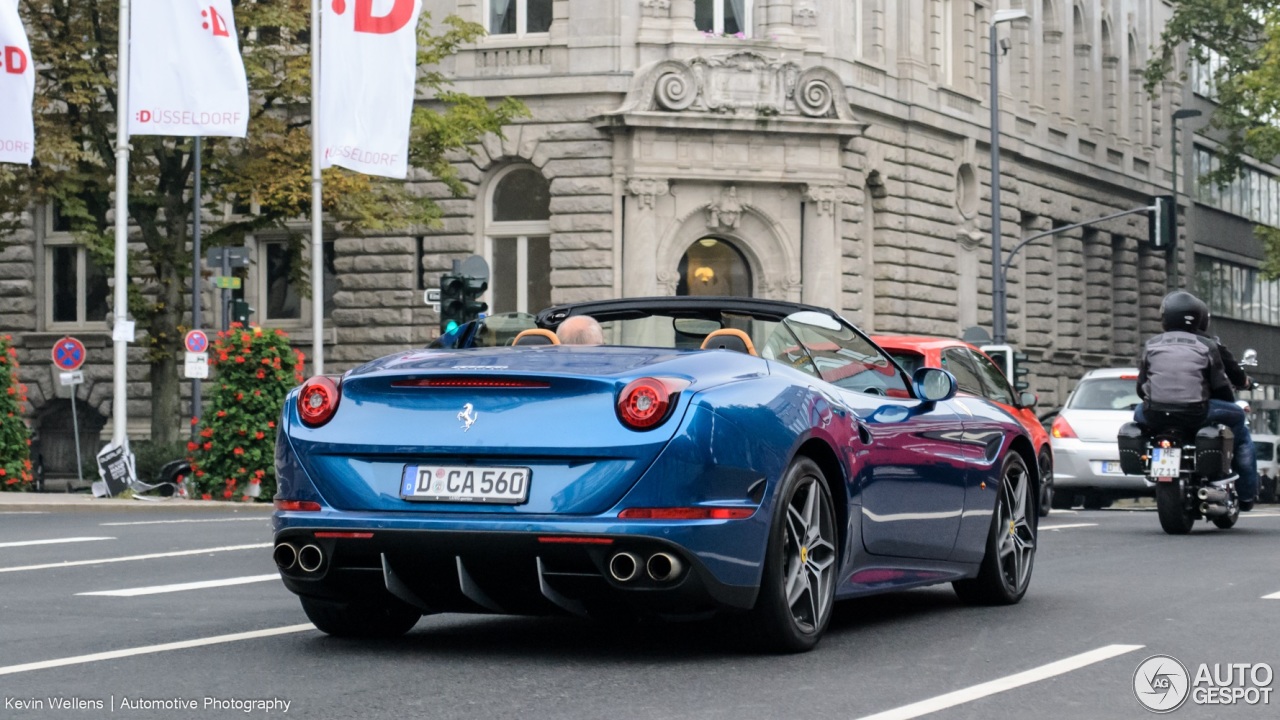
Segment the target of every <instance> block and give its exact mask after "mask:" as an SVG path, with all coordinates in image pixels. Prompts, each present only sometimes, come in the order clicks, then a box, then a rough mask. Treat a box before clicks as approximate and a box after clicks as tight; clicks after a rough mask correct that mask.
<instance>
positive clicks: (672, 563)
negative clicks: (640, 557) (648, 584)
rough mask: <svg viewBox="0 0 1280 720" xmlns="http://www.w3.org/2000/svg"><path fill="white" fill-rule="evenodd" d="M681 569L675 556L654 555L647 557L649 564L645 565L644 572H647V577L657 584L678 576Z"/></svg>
mask: <svg viewBox="0 0 1280 720" xmlns="http://www.w3.org/2000/svg"><path fill="white" fill-rule="evenodd" d="M682 568H683V565H681V563H680V560H679V559H677V558H676V556H674V555H671V554H668V553H661V552H660V553H654V554H653V555H650V556H649V562H648V564H646V565H645V570H647V571H648V572H649V577H651V578H653V579H654V580H655V581H657V582H666V581H667V580H670V579H671V578H673V577H676V576H677V575H679V574H680V570H681V569H682Z"/></svg>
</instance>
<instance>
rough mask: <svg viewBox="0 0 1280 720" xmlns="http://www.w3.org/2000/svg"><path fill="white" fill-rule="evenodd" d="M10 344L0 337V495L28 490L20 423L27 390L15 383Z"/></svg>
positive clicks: (27, 436)
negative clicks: (12, 491) (10, 491)
mask: <svg viewBox="0 0 1280 720" xmlns="http://www.w3.org/2000/svg"><path fill="white" fill-rule="evenodd" d="M12 341H13V337H12V336H10V335H0V492H2V491H4V490H30V489H31V447H30V446H31V433H30V432H29V431H28V430H27V424H26V423H25V422H23V421H22V406H23V404H24V403H26V402H27V386H26V385H23V384H22V383H21V382H20V381H19V380H18V351H17V350H15V349H14V347H13V342H12Z"/></svg>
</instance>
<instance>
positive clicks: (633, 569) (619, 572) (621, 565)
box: [609, 552, 640, 583]
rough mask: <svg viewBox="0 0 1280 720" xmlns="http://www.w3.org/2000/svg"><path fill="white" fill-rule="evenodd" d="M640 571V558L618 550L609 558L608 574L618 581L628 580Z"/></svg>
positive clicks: (632, 578)
mask: <svg viewBox="0 0 1280 720" xmlns="http://www.w3.org/2000/svg"><path fill="white" fill-rule="evenodd" d="M639 572H640V558H638V557H636V556H635V555H632V554H631V553H629V552H620V553H617V554H615V555H614V556H613V557H611V558H609V575H610V577H612V578H613V579H614V580H617V581H618V582H623V583H624V582H630V581H632V580H634V579H635V577H636V575H637V574H638V573H639Z"/></svg>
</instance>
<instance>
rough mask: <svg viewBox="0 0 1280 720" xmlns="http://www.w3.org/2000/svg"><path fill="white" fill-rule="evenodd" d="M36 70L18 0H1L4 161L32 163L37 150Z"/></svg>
mask: <svg viewBox="0 0 1280 720" xmlns="http://www.w3.org/2000/svg"><path fill="white" fill-rule="evenodd" d="M35 95H36V71H35V67H34V65H33V64H32V62H31V45H30V44H28V43H27V33H26V31H25V30H23V28H22V18H20V17H18V0H0V162H8V163H19V164H22V165H30V164H31V156H32V155H33V154H35V150H36V131H35V124H34V121H33V120H32V117H31V103H32V101H33V100H34V99H35Z"/></svg>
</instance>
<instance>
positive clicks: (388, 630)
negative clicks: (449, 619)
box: [298, 597, 422, 638]
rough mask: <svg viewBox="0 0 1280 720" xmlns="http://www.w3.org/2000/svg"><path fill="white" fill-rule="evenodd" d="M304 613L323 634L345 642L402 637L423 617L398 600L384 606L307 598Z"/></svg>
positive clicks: (304, 603) (382, 604)
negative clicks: (346, 639) (345, 639)
mask: <svg viewBox="0 0 1280 720" xmlns="http://www.w3.org/2000/svg"><path fill="white" fill-rule="evenodd" d="M298 599H299V600H301V601H302V611H303V612H305V613H306V614H307V619H308V620H310V621H311V624H312V625H315V626H316V627H317V628H319V629H320V631H321V632H323V633H325V634H328V635H332V636H334V637H345V638H393V637H400V636H401V635H404V634H405V633H407V632H409V630H411V629H413V626H414V625H417V624H418V621H419V620H421V619H422V613H421V612H418V610H416V609H414V608H413V607H411V606H409V605H406V604H404V603H402V602H400V601H399V600H394V599H388V600H387V601H386V602H383V603H347V604H343V603H334V602H328V601H325V600H316V599H313V598H308V597H300V598H298Z"/></svg>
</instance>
